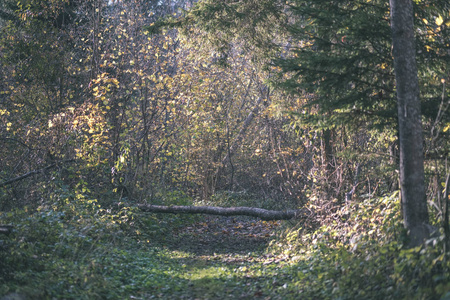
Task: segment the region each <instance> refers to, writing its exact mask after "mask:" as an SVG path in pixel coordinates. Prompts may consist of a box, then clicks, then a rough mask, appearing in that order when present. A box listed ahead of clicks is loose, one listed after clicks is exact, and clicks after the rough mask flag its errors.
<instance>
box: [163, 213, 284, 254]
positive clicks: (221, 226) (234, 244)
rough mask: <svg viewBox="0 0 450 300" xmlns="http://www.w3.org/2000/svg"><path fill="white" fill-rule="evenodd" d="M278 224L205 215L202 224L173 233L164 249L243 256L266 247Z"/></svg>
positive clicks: (198, 223)
mask: <svg viewBox="0 0 450 300" xmlns="http://www.w3.org/2000/svg"><path fill="white" fill-rule="evenodd" d="M279 224H280V223H279V222H277V221H275V222H272V221H270V222H265V221H261V220H255V219H250V218H240V217H239V218H230V217H216V216H206V217H205V219H204V221H202V222H197V223H195V224H192V225H190V226H186V227H183V228H181V229H180V230H178V231H177V232H175V233H174V236H173V239H172V241H171V242H170V244H168V245H166V246H167V247H168V248H169V249H170V250H180V251H184V252H189V253H192V254H194V255H214V254H231V253H235V254H247V253H249V252H255V251H260V250H263V249H264V248H266V247H267V246H268V245H269V243H270V241H271V239H272V238H274V231H275V230H274V229H275V227H276V226H279Z"/></svg>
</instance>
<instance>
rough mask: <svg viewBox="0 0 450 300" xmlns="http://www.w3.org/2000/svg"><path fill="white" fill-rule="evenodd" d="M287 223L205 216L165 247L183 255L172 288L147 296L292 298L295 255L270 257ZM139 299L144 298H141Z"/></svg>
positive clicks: (183, 228) (180, 229)
mask: <svg viewBox="0 0 450 300" xmlns="http://www.w3.org/2000/svg"><path fill="white" fill-rule="evenodd" d="M280 223H281V221H261V220H256V219H251V218H248V217H234V218H230V217H216V216H205V218H204V220H202V221H200V222H195V223H193V224H190V225H189V226H185V227H181V228H179V229H178V230H177V231H176V232H175V233H174V234H173V235H172V236H171V238H170V239H169V240H167V243H165V245H164V248H165V249H166V250H167V251H168V252H167V254H169V253H171V254H172V256H173V257H178V259H177V260H176V266H175V268H178V270H179V271H178V272H176V274H174V276H173V277H172V278H170V279H169V278H168V281H172V282H170V283H169V282H167V283H168V286H165V287H164V286H162V287H161V289H160V291H159V292H158V293H150V294H146V292H145V291H142V292H143V293H144V294H145V295H141V296H143V298H147V297H155V298H168V299H170V298H171V299H174V298H176V299H286V298H297V297H298V294H297V293H295V292H294V291H293V290H291V291H289V290H288V289H287V287H288V284H289V283H288V281H290V280H289V279H288V277H287V274H284V275H283V272H282V269H283V267H287V266H288V261H289V257H287V256H284V255H274V254H269V253H268V252H267V251H266V249H267V247H268V246H269V243H270V242H271V241H272V240H273V239H274V238H275V230H276V228H277V227H278V226H280ZM137 298H139V296H137Z"/></svg>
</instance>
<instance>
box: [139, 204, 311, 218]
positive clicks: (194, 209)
mask: <svg viewBox="0 0 450 300" xmlns="http://www.w3.org/2000/svg"><path fill="white" fill-rule="evenodd" d="M138 207H139V208H140V209H141V210H142V211H145V212H154V213H173V214H178V213H184V214H209V215H218V216H251V217H257V218H260V219H262V220H266V221H268V220H289V219H293V218H300V217H307V216H309V215H311V212H309V211H308V210H305V209H298V210H283V211H280V210H267V209H262V208H255V207H216V206H175V205H174V206H162V205H150V204H140V205H138Z"/></svg>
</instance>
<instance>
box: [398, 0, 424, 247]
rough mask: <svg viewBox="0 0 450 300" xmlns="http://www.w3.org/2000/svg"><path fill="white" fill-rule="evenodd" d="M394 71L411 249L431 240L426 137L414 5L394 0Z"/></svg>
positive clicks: (403, 195) (403, 194) (405, 214)
mask: <svg viewBox="0 0 450 300" xmlns="http://www.w3.org/2000/svg"><path fill="white" fill-rule="evenodd" d="M390 7H391V28H392V43H393V55H394V70H395V79H396V88H397V107H398V125H399V141H400V186H401V201H402V209H403V219H404V222H405V224H404V225H405V227H406V229H408V231H409V236H410V246H417V245H419V244H421V243H422V242H423V240H424V239H425V238H426V237H428V236H429V234H430V232H429V229H428V226H427V224H428V209H427V200H426V195H425V176H424V164H423V145H422V144H423V136H422V123H421V110H420V99H419V81H418V77H417V66H416V52H415V41H414V40H415V38H414V25H413V17H414V15H413V4H412V1H411V0H390Z"/></svg>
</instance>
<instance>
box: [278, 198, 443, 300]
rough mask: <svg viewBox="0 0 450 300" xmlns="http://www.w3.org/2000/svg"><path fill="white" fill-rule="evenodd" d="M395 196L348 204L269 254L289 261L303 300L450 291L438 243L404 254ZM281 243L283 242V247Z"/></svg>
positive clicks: (294, 232) (289, 233)
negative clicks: (279, 254) (283, 256)
mask: <svg viewBox="0 0 450 300" xmlns="http://www.w3.org/2000/svg"><path fill="white" fill-rule="evenodd" d="M400 220H401V216H400V209H399V205H398V203H397V192H396V193H394V194H392V195H389V196H386V197H383V198H376V199H372V200H366V201H364V202H362V203H358V204H348V205H347V206H344V207H342V208H340V209H338V210H337V211H336V212H335V213H333V214H332V215H331V216H326V217H325V218H324V222H323V223H322V224H323V225H322V226H320V227H319V228H318V229H312V228H310V227H309V224H303V227H294V228H289V229H288V230H286V231H284V233H283V234H282V236H280V238H281V240H278V241H273V244H272V249H273V250H274V251H275V252H282V253H285V254H287V255H289V256H291V257H292V259H293V261H294V263H293V264H292V266H291V268H290V270H289V271H288V272H289V273H290V274H293V276H294V279H293V283H294V286H295V288H294V289H299V290H302V295H303V296H304V298H305V299H358V298H365V299H379V298H383V299H410V298H414V299H439V298H440V297H444V296H445V295H446V293H448V291H449V282H450V277H449V276H448V272H447V270H448V268H449V267H450V265H449V262H448V258H447V259H446V257H448V253H447V254H445V253H443V251H442V249H443V248H442V237H440V238H434V239H431V240H430V241H429V242H428V244H427V245H426V246H425V245H424V246H423V247H418V248H414V249H405V248H404V247H403V244H404V242H402V239H403V238H404V237H405V236H406V233H405V232H404V229H403V228H402V227H401V225H400V224H401V223H400ZM283 241H284V242H283Z"/></svg>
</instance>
